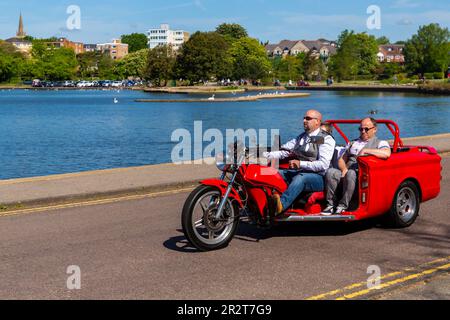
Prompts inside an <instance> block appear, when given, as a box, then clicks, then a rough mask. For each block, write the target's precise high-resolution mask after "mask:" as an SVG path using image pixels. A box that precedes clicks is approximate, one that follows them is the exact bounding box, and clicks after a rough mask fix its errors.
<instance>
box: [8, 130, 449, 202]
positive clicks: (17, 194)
mask: <svg viewBox="0 0 450 320" xmlns="http://www.w3.org/2000/svg"><path fill="white" fill-rule="evenodd" d="M403 142H404V144H405V145H424V146H428V145H431V146H433V147H435V148H436V149H437V150H438V152H439V153H440V154H446V153H449V152H450V133H445V134H438V135H433V136H424V137H414V138H406V139H403ZM219 174H220V173H219V172H218V170H217V169H216V168H215V166H214V165H193V164H185V165H175V164H160V165H151V166H143V167H133V168H119V169H108V170H98V171H90V172H80V173H71V174H62V175H53V176H46V177H36V178H23V179H12V180H0V204H1V205H0V211H11V210H15V209H23V208H30V207H38V206H44V205H57V204H66V203H72V202H80V201H90V200H101V199H109V198H115V197H124V196H131V195H145V194H150V193H159V192H165V191H167V192H176V191H177V190H183V189H184V190H185V189H193V188H195V187H196V186H197V185H198V182H199V181H200V180H203V179H208V178H213V177H218V176H219ZM127 179H128V180H127ZM61 189H64V190H63V191H61ZM71 189H72V190H71Z"/></svg>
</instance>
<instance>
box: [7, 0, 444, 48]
mask: <svg viewBox="0 0 450 320" xmlns="http://www.w3.org/2000/svg"><path fill="white" fill-rule="evenodd" d="M69 5H78V6H79V7H80V9H81V29H80V30H72V31H70V30H68V29H67V27H66V20H67V19H68V17H69V14H67V13H66V10H67V8H68V6H69ZM370 5H377V6H379V7H380V9H381V30H369V29H367V25H366V21H367V19H368V17H369V14H367V12H366V11H367V8H368V7H369V6H370ZM20 12H22V15H23V18H24V24H25V31H26V32H27V34H29V35H32V36H35V37H50V36H58V37H59V36H66V37H68V38H69V39H71V40H74V41H81V42H84V43H100V42H106V41H110V40H111V39H112V38H117V37H120V35H122V34H128V33H132V32H143V33H145V32H146V31H147V30H148V29H150V28H153V27H157V26H159V25H160V24H161V23H169V24H170V26H171V28H173V29H183V30H186V31H189V32H191V33H192V32H195V31H197V30H200V31H210V30H214V29H215V27H216V26H217V25H219V24H220V23H223V22H228V23H239V24H241V25H243V26H244V27H245V28H246V29H247V30H248V32H249V34H250V35H251V36H252V37H255V38H258V39H259V40H261V41H270V42H271V43H275V42H279V41H280V40H283V39H291V40H299V39H311V40H312V39H317V38H327V39H331V40H334V39H336V38H337V36H338V35H339V33H340V32H341V31H342V30H344V29H352V30H355V31H357V32H363V31H366V32H368V33H369V34H373V35H375V36H377V37H378V36H381V35H385V36H387V37H388V38H390V39H391V41H392V42H395V41H397V40H406V39H408V38H410V37H411V35H413V34H414V33H416V31H417V29H418V27H419V26H420V25H424V24H428V23H432V22H437V23H439V24H440V25H441V26H445V27H450V1H449V0H434V1H431V2H430V1H422V0H391V1H386V0H370V1H366V0H359V1H356V0H354V1H344V0H343V1H331V0H330V1H325V0H307V1H305V0H286V1H274V0H246V1H245V0H226V1H225V0H220V1H219V0H165V1H164V0H152V1H143V0H132V1H124V0H108V1H103V0H89V1H87V0H71V1H66V0H62V1H51V0H26V1H20V2H19V1H6V0H0V39H6V38H9V37H12V36H14V35H15V33H16V30H17V25H18V16H19V13H20Z"/></svg>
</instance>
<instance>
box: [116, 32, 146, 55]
mask: <svg viewBox="0 0 450 320" xmlns="http://www.w3.org/2000/svg"><path fill="white" fill-rule="evenodd" d="M121 40H122V43H126V44H128V52H129V53H132V52H136V51H139V50H142V49H146V48H148V44H147V43H148V39H147V36H146V35H145V34H143V33H132V34H124V35H122V36H121Z"/></svg>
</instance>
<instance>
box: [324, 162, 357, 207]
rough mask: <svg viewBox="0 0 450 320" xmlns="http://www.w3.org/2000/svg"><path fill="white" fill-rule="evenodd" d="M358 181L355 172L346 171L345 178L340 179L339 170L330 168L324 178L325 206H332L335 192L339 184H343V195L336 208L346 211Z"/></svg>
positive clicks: (340, 173)
mask: <svg viewBox="0 0 450 320" xmlns="http://www.w3.org/2000/svg"><path fill="white" fill-rule="evenodd" d="M357 179H358V173H357V172H356V171H355V170H352V169H350V170H348V172H347V175H346V176H345V178H342V172H341V170H339V169H335V168H330V169H328V171H327V174H326V177H325V184H326V185H325V189H326V192H327V198H326V199H327V205H329V206H334V204H335V200H337V199H335V197H336V190H337V188H338V186H339V183H341V181H342V184H343V195H342V198H341V199H340V201H339V204H338V206H341V207H344V208H345V209H348V206H349V205H350V201H351V200H352V198H353V193H354V192H355V187H356V180H357Z"/></svg>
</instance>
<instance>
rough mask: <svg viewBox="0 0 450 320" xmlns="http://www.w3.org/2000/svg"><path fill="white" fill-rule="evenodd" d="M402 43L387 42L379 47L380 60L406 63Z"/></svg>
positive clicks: (378, 56)
mask: <svg viewBox="0 0 450 320" xmlns="http://www.w3.org/2000/svg"><path fill="white" fill-rule="evenodd" d="M404 49H405V46H404V45H402V44H386V45H381V46H379V47H378V54H377V58H378V61H379V62H395V63H405V55H404V54H403V50H404Z"/></svg>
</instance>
